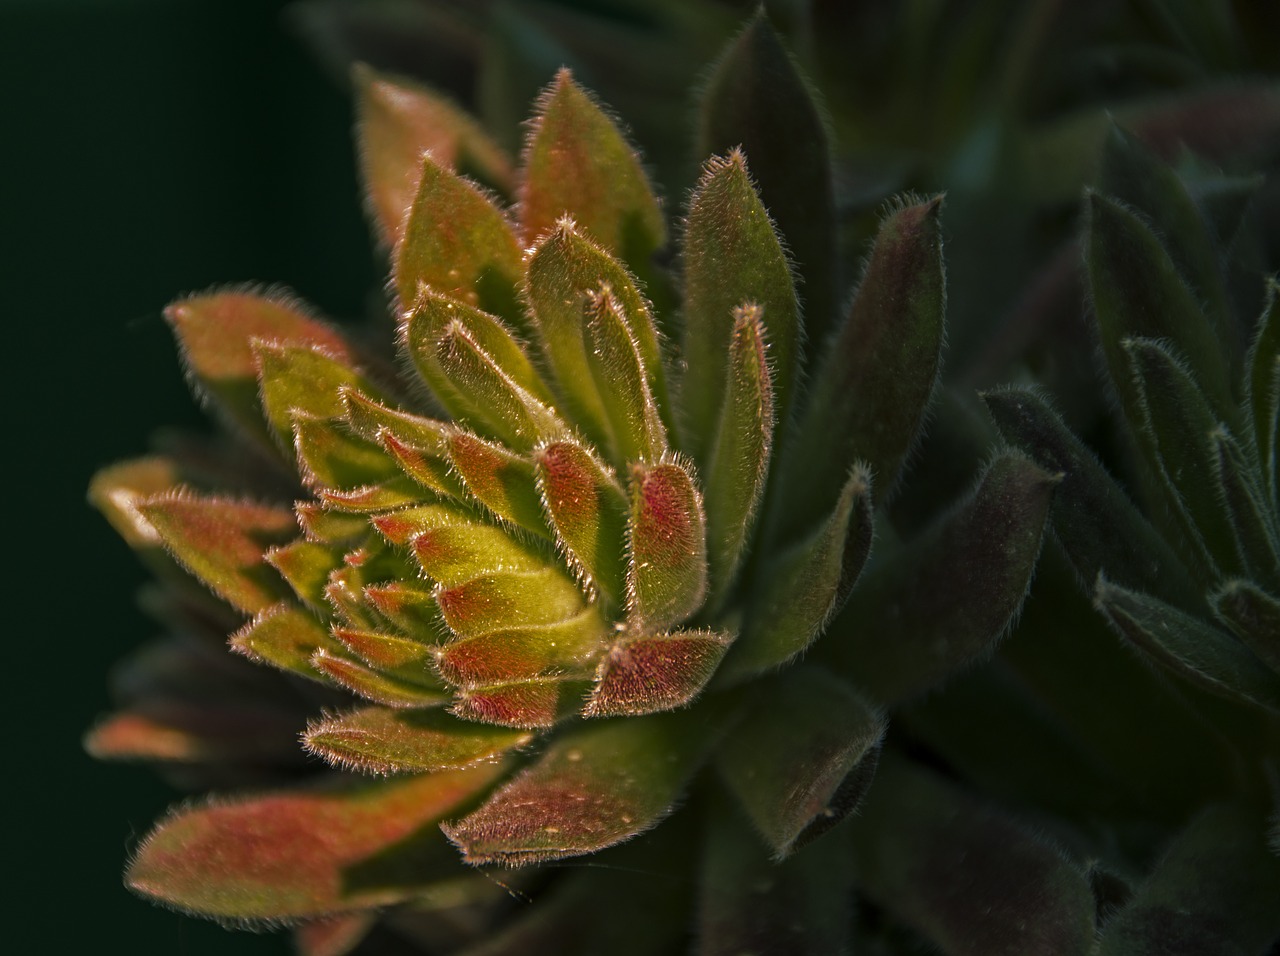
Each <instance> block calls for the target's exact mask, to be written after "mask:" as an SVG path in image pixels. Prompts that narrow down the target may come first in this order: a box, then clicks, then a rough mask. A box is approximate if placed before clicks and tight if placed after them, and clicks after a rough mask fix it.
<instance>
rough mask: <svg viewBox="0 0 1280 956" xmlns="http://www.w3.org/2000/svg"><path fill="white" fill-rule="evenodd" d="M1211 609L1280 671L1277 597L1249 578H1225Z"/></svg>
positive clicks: (1278, 602) (1273, 668) (1279, 602)
mask: <svg viewBox="0 0 1280 956" xmlns="http://www.w3.org/2000/svg"><path fill="white" fill-rule="evenodd" d="M1212 604H1213V609H1214V611H1215V612H1217V615H1218V617H1220V618H1221V619H1222V620H1223V622H1225V623H1226V625H1227V627H1229V628H1231V630H1232V631H1234V632H1235V633H1236V636H1237V637H1239V638H1240V640H1242V641H1244V643H1245V644H1246V645H1247V646H1248V647H1249V649H1250V650H1251V651H1253V652H1254V653H1255V654H1257V655H1258V658H1259V659H1260V660H1263V661H1265V662H1266V663H1267V664H1268V665H1269V666H1270V667H1271V669H1272V670H1273V671H1275V672H1276V673H1277V674H1280V599H1277V598H1276V597H1274V596H1273V595H1271V594H1268V593H1267V592H1266V591H1264V590H1262V588H1260V587H1258V586H1257V585H1256V584H1254V583H1252V582H1251V581H1241V580H1234V581H1228V582H1227V583H1226V584H1224V585H1223V586H1222V587H1221V588H1219V590H1218V592H1217V593H1216V594H1215V595H1214V596H1213V599H1212Z"/></svg>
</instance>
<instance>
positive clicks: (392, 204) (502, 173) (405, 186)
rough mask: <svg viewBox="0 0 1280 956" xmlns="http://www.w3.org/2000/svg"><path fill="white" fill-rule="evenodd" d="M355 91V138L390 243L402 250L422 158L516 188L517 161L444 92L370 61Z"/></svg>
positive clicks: (358, 71) (373, 210)
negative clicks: (374, 67) (390, 73)
mask: <svg viewBox="0 0 1280 956" xmlns="http://www.w3.org/2000/svg"><path fill="white" fill-rule="evenodd" d="M352 77H353V79H354V80H355V86H356V93H357V96H356V136H357V139H358V141H359V152H360V167H361V174H362V176H363V178H364V187H365V194H366V198H367V202H368V205H369V211H370V215H371V218H372V219H373V223H374V226H375V227H376V228H377V232H378V236H379V238H380V239H381V240H382V242H383V244H385V245H387V246H395V245H396V244H397V242H398V241H399V240H400V237H401V229H402V227H403V225H404V223H405V216H406V213H407V212H408V210H409V207H410V206H411V205H412V204H413V200H414V197H415V196H416V195H417V192H418V181H419V179H420V177H421V176H422V154H423V153H426V152H430V153H431V155H432V157H433V158H434V159H435V160H436V162H438V163H440V164H441V165H442V166H444V167H446V168H448V169H456V170H459V171H460V172H463V173H467V174H470V175H474V176H476V177H477V178H479V179H480V180H481V181H482V182H485V183H488V184H490V185H492V186H495V187H503V188H506V189H508V190H509V189H510V186H511V182H512V180H513V179H514V172H513V171H512V169H511V161H510V159H508V158H507V157H506V156H505V155H503V153H502V151H501V150H500V149H499V148H498V147H497V145H496V144H494V143H493V141H492V140H490V139H489V137H488V134H486V133H485V132H484V130H483V129H482V128H481V126H480V124H479V123H477V122H476V121H475V120H474V119H473V118H472V117H471V116H470V115H468V114H467V113H466V112H465V111H464V110H462V109H459V108H458V107H457V106H455V105H454V104H453V103H451V102H449V101H448V100H447V99H445V98H444V97H443V96H441V95H440V94H438V93H435V92H432V91H431V90H428V89H426V88H425V87H422V86H419V85H418V84H416V83H414V82H412V81H410V80H407V79H404V78H401V77H391V76H388V75H386V74H383V73H377V72H375V71H374V70H371V69H369V68H368V67H367V66H364V65H363V64H357V65H356V66H355V68H354V70H353V71H352Z"/></svg>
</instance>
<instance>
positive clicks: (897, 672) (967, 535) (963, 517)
mask: <svg viewBox="0 0 1280 956" xmlns="http://www.w3.org/2000/svg"><path fill="white" fill-rule="evenodd" d="M1057 484H1058V479H1057V478H1055V477H1052V476H1050V475H1047V474H1045V473H1044V472H1043V471H1041V470H1040V469H1039V468H1037V467H1036V466H1035V465H1033V464H1032V463H1031V462H1029V461H1027V460H1026V459H1025V458H1023V457H1021V456H1020V455H1014V454H1005V455H1002V456H1000V457H999V458H997V459H996V460H995V461H994V462H992V464H991V465H990V467H988V468H987V471H986V473H985V474H984V475H983V476H982V479H981V482H980V483H979V485H978V487H977V489H976V490H975V491H974V493H973V495H972V496H971V497H970V498H969V500H968V501H966V502H965V503H964V504H963V505H961V506H960V508H959V509H958V510H956V511H955V512H953V513H952V514H950V515H948V516H946V517H945V518H944V519H942V521H941V522H940V523H939V524H938V525H936V526H935V527H934V528H933V529H931V530H930V531H928V532H926V533H925V534H923V535H921V536H920V538H918V539H917V540H916V541H914V542H912V544H911V545H910V546H909V547H907V548H905V549H904V550H903V551H901V552H899V553H898V554H897V555H895V556H894V558H892V559H891V560H890V561H888V562H886V563H885V564H884V565H881V567H880V568H878V569H877V572H876V574H875V575H874V576H872V577H870V578H868V580H866V581H865V582H863V584H862V586H861V587H859V588H858V590H857V592H856V593H855V594H854V597H853V600H851V601H850V602H849V605H848V607H846V609H845V611H844V613H843V615H842V616H841V618H840V620H839V621H837V623H836V624H835V625H834V627H835V629H836V631H837V633H840V634H841V635H842V640H840V641H827V642H825V643H824V644H823V645H822V647H823V653H824V654H825V653H827V652H828V651H829V652H830V654H831V655H832V656H833V657H835V658H836V659H838V660H839V661H840V668H841V671H842V673H844V674H847V675H848V676H849V677H850V678H851V679H852V680H853V681H854V682H855V683H857V684H858V685H859V686H860V687H862V688H864V689H866V690H867V691H869V692H870V693H871V695H872V697H874V698H875V699H876V700H877V701H879V702H881V703H884V704H892V703H896V702H899V701H902V700H905V699H907V698H910V697H912V696H915V695H916V694H919V693H921V692H923V691H925V690H928V689H929V688H931V687H933V686H934V685H935V684H937V683H939V682H941V681H943V680H945V679H946V678H947V677H949V676H951V675H952V674H953V673H955V672H956V671H958V670H961V669H962V668H964V667H967V666H968V665H969V664H971V663H972V662H973V661H974V659H976V658H978V657H980V656H982V655H984V654H987V653H989V652H990V650H991V648H992V646H993V645H994V644H995V642H996V641H998V640H999V639H1000V637H1001V636H1002V635H1003V634H1004V633H1005V632H1006V631H1007V629H1008V628H1009V626H1010V624H1011V623H1012V621H1013V620H1014V619H1015V618H1016V617H1017V614H1018V611H1019V609H1020V608H1021V607H1022V601H1023V598H1024V597H1025V596H1026V593H1027V588H1028V586H1029V585H1030V583H1031V575H1032V572H1033V571H1034V569H1035V564H1036V559H1037V557H1039V554H1040V541H1041V534H1042V532H1043V530H1044V525H1045V520H1046V519H1047V518H1048V516H1049V506H1050V504H1051V503H1052V500H1053V491H1054V488H1055V487H1056V486H1057Z"/></svg>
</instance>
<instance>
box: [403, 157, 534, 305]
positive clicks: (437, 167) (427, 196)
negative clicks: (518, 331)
mask: <svg viewBox="0 0 1280 956" xmlns="http://www.w3.org/2000/svg"><path fill="white" fill-rule="evenodd" d="M520 272H521V253H520V244H519V243H518V242H517V241H516V235H515V232H514V231H513V230H512V228H511V225H510V224H509V223H508V222H507V219H506V216H504V215H503V214H502V211H501V210H500V209H498V207H497V206H495V205H494V204H493V201H492V200H491V199H490V198H489V197H488V196H486V195H485V194H484V193H483V192H481V190H480V189H479V188H478V187H477V186H476V185H475V184H474V183H472V182H470V181H468V180H467V179H465V178H463V177H462V176H459V175H458V174H457V173H454V172H450V171H449V169H447V168H446V167H445V166H444V165H443V164H442V163H441V162H439V161H438V160H437V159H436V158H435V157H434V156H432V155H430V154H428V155H426V156H424V157H423V159H422V175H421V177H420V179H419V180H418V192H417V195H416V196H415V197H414V200H413V208H412V209H411V210H410V212H409V219H408V222H407V223H406V225H405V232H404V236H403V238H402V239H401V241H400V245H399V246H398V247H397V248H396V251H395V289H396V293H397V294H398V295H399V297H400V303H401V305H402V306H403V307H405V308H409V307H411V306H412V305H413V303H414V302H416V301H417V299H418V291H419V287H420V286H423V285H425V286H429V287H431V288H433V289H435V290H436V291H437V292H441V293H444V294H445V295H449V296H452V297H453V298H455V299H459V300H461V301H462V302H465V303H467V304H468V305H471V306H474V307H476V308H479V309H483V310H484V311H486V312H492V313H495V314H497V315H500V316H502V317H503V318H505V319H507V320H508V321H512V322H519V321H520V318H521V312H520V308H519V306H518V304H517V299H516V292H515V290H516V284H517V283H518V282H519V280H520Z"/></svg>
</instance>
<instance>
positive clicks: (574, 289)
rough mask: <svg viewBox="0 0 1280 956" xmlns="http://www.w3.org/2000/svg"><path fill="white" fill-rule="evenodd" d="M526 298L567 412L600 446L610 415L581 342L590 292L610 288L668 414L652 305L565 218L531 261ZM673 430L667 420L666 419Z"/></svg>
mask: <svg viewBox="0 0 1280 956" xmlns="http://www.w3.org/2000/svg"><path fill="white" fill-rule="evenodd" d="M527 269H528V271H527V276H526V285H525V294H526V296H527V298H528V300H529V305H530V307H531V308H532V311H533V315H534V318H535V320H536V321H537V326H538V341H539V343H540V344H541V346H542V354H543V355H544V356H545V358H546V360H547V366H548V368H549V369H550V371H551V376H552V378H553V379H554V380H555V385H556V388H557V392H558V394H559V395H560V396H561V398H562V399H563V400H564V408H565V410H566V414H567V415H568V417H569V418H571V419H572V421H574V422H575V423H576V424H577V425H578V426H579V427H581V428H582V430H583V432H584V433H585V435H586V436H587V438H589V439H590V440H591V441H592V443H593V444H595V445H597V446H599V447H608V434H609V432H608V425H607V421H608V416H607V415H606V413H605V406H604V403H603V399H602V398H601V396H600V395H599V393H598V392H597V390H596V388H595V387H594V380H593V379H592V377H591V368H590V365H589V363H588V359H587V353H586V344H585V340H584V338H583V328H582V324H583V323H582V316H583V308H584V306H585V304H586V301H587V295H588V293H590V292H592V291H595V290H597V289H599V288H600V287H601V286H602V285H607V286H608V287H609V289H610V290H611V291H612V292H613V295H614V297H615V298H616V299H617V301H618V304H619V305H620V306H621V307H622V313H623V314H624V315H625V316H626V318H627V323H628V326H629V328H630V330H631V334H632V335H633V336H634V337H635V341H636V347H637V348H638V349H639V351H640V356H641V359H642V360H643V362H644V367H645V372H646V374H647V376H648V382H649V391H650V392H651V393H652V395H653V398H654V401H655V402H656V403H657V405H658V409H659V411H660V412H662V413H663V414H664V415H667V414H670V408H671V403H670V402H669V401H668V399H667V386H666V379H665V376H664V372H663V368H662V350H661V347H660V345H659V342H658V333H657V328H656V326H655V325H654V322H653V316H652V315H651V313H650V311H649V304H648V303H647V302H646V301H645V300H644V296H642V295H641V294H640V290H639V289H638V288H637V287H636V282H635V279H633V278H632V277H631V274H630V273H629V272H627V270H626V268H625V267H624V266H623V265H622V263H620V262H619V261H618V260H617V259H615V258H613V256H611V255H609V253H608V252H606V251H605V250H604V249H602V248H600V247H599V246H597V245H596V244H595V243H594V242H592V241H591V240H590V239H588V238H587V237H585V236H584V235H582V234H581V233H579V232H578V229H577V227H576V225H575V224H574V223H573V222H572V221H571V220H568V219H566V220H562V221H561V222H559V223H557V224H556V228H555V229H554V230H553V231H552V232H550V233H549V234H548V235H546V236H545V237H544V238H543V239H542V241H541V242H539V243H538V244H537V246H536V247H534V250H533V254H532V255H531V256H530V257H529V259H528V265H527ZM664 423H665V424H666V426H667V427H668V428H669V429H670V428H671V425H672V423H671V421H670V419H664Z"/></svg>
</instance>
